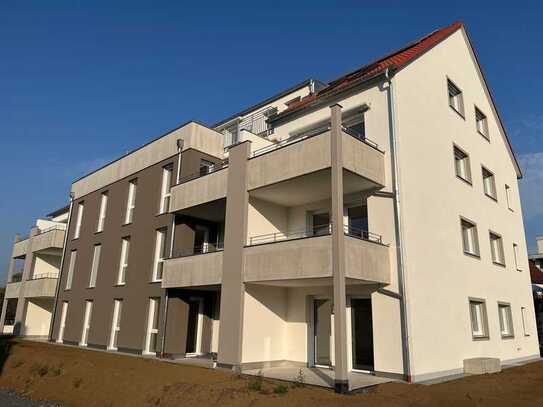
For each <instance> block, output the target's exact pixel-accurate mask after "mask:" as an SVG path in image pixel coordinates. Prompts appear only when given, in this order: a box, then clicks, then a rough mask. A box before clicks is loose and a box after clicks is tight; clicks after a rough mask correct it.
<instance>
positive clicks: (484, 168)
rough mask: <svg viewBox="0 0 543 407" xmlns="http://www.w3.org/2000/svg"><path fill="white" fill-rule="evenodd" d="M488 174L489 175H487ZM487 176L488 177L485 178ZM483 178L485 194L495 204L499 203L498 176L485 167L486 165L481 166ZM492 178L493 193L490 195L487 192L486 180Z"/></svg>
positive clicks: (491, 187)
mask: <svg viewBox="0 0 543 407" xmlns="http://www.w3.org/2000/svg"><path fill="white" fill-rule="evenodd" d="M485 172H486V173H488V174H485ZM485 175H486V176H485ZM481 177H482V179H483V192H484V194H485V195H486V196H487V197H489V198H490V199H492V200H493V201H495V202H498V190H497V189H496V175H494V173H493V172H492V171H490V170H489V169H488V168H487V167H485V166H484V165H481ZM488 178H490V189H491V191H490V192H491V193H489V191H487V183H486V180H487V179H488ZM492 192H493V194H492Z"/></svg>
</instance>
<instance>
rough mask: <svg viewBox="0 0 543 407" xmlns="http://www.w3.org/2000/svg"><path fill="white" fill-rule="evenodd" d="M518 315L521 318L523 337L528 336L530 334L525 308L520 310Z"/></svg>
mask: <svg viewBox="0 0 543 407" xmlns="http://www.w3.org/2000/svg"><path fill="white" fill-rule="evenodd" d="M520 315H521V316H522V329H523V330H524V336H530V332H529V331H528V325H527V324H528V318H527V315H526V308H525V307H521V308H520Z"/></svg>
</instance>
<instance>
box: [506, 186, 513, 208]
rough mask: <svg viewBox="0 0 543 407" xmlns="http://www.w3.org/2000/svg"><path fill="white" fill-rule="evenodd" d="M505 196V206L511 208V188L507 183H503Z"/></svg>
mask: <svg viewBox="0 0 543 407" xmlns="http://www.w3.org/2000/svg"><path fill="white" fill-rule="evenodd" d="M505 198H506V200H507V207H508V208H509V209H511V210H513V201H512V197H511V188H510V187H509V185H507V184H505Z"/></svg>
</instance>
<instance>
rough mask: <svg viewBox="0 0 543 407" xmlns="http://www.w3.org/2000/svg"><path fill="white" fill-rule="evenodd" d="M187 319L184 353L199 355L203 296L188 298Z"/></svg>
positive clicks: (200, 350) (200, 349)
mask: <svg viewBox="0 0 543 407" xmlns="http://www.w3.org/2000/svg"><path fill="white" fill-rule="evenodd" d="M188 306H189V312H188V321H187V347H186V354H187V355H188V356H191V355H199V354H201V353H202V326H203V313H204V300H203V298H192V297H191V298H190V299H189V301H188Z"/></svg>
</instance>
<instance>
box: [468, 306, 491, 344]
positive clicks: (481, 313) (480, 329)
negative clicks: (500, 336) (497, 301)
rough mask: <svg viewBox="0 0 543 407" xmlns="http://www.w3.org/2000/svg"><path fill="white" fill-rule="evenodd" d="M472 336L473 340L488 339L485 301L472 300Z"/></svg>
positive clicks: (470, 307)
mask: <svg viewBox="0 0 543 407" xmlns="http://www.w3.org/2000/svg"><path fill="white" fill-rule="evenodd" d="M469 313H470V318H471V334H472V336H473V339H480V338H488V321H487V316H486V304H485V302H484V301H483V300H470V301H469Z"/></svg>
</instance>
